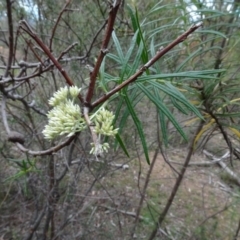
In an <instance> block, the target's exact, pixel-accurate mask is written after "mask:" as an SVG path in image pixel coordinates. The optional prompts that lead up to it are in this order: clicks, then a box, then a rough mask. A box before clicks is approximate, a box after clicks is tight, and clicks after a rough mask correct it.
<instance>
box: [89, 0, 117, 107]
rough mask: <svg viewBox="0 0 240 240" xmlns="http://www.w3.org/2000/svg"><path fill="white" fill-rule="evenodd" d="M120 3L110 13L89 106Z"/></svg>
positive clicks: (90, 91) (90, 87) (91, 86)
mask: <svg viewBox="0 0 240 240" xmlns="http://www.w3.org/2000/svg"><path fill="white" fill-rule="evenodd" d="M120 3H121V0H116V1H115V3H114V5H113V6H112V8H111V10H110V13H109V18H108V24H107V29H106V34H105V38H104V40H103V42H102V46H101V50H100V53H99V55H98V58H97V62H96V64H95V67H94V69H93V71H92V72H91V74H90V84H89V88H88V93H87V96H86V103H88V104H90V101H91V99H92V97H93V93H94V88H95V84H96V79H97V75H98V72H99V69H100V66H101V64H102V61H103V58H104V56H105V55H106V53H107V51H108V50H107V47H108V43H109V41H110V38H111V35H112V31H113V25H114V22H115V19H116V16H117V12H118V9H119V6H120Z"/></svg>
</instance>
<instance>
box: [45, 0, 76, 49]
mask: <svg viewBox="0 0 240 240" xmlns="http://www.w3.org/2000/svg"><path fill="white" fill-rule="evenodd" d="M70 2H71V0H68V1H67V2H66V4H65V6H64V7H63V9H62V11H61V12H60V13H59V15H58V18H57V21H56V23H55V25H54V27H53V29H52V34H51V37H50V41H49V50H50V52H52V41H53V37H54V34H55V32H56V29H57V26H58V23H59V21H60V19H61V17H62V15H63V13H64V12H65V11H66V8H67V6H68V5H69V4H70Z"/></svg>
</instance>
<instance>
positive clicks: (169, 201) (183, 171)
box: [148, 121, 204, 240]
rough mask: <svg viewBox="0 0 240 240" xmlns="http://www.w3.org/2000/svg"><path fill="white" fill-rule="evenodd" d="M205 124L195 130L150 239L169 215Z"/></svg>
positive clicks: (201, 123) (151, 239) (150, 239)
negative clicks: (197, 137) (196, 139)
mask: <svg viewBox="0 0 240 240" xmlns="http://www.w3.org/2000/svg"><path fill="white" fill-rule="evenodd" d="M203 124H204V122H203V121H201V122H200V124H199V126H198V128H197V130H196V132H195V137H194V138H193V140H192V142H191V146H190V149H189V151H188V155H187V157H186V160H185V163H184V165H183V167H182V169H181V171H180V174H179V175H178V177H177V180H176V182H175V185H174V187H173V189H172V192H171V194H170V196H169V198H168V201H167V204H166V206H165V208H164V209H163V211H162V213H161V214H160V216H159V218H158V221H157V223H156V224H155V227H154V229H153V231H152V233H151V235H150V237H149V239H148V240H153V239H154V238H155V236H156V234H157V232H158V228H159V227H160V226H161V224H162V223H163V221H164V219H165V217H166V216H167V213H168V210H169V209H170V207H171V205H172V203H173V200H174V198H175V196H176V194H177V192H178V189H179V187H180V185H181V182H182V180H183V177H184V174H185V172H186V170H187V167H188V164H189V162H190V160H191V157H192V154H193V151H194V142H195V138H196V136H197V135H198V134H199V132H200V131H201V129H202V127H203Z"/></svg>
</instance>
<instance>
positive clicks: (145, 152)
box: [124, 95, 150, 164]
mask: <svg viewBox="0 0 240 240" xmlns="http://www.w3.org/2000/svg"><path fill="white" fill-rule="evenodd" d="M124 99H125V102H126V105H127V107H128V110H129V113H130V115H131V117H132V119H133V122H134V124H135V126H136V128H137V131H138V134H139V138H140V140H141V143H142V147H143V151H144V155H145V158H146V161H147V163H148V164H150V160H149V155H148V147H147V143H146V139H145V136H144V133H143V129H142V124H141V122H140V120H139V119H138V117H137V115H136V113H135V111H134V108H133V106H132V104H131V101H130V100H129V98H128V96H127V95H125V97H124Z"/></svg>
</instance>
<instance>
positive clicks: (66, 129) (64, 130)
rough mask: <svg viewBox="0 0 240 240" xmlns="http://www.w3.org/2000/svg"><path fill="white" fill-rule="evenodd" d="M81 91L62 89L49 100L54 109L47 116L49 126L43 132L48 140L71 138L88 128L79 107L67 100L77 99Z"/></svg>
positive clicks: (71, 88) (77, 89) (72, 88)
mask: <svg viewBox="0 0 240 240" xmlns="http://www.w3.org/2000/svg"><path fill="white" fill-rule="evenodd" d="M80 91H81V89H79V88H77V87H70V88H68V87H64V88H60V89H59V90H58V91H57V92H56V93H54V95H53V97H52V98H51V99H50V100H49V104H50V105H52V106H53V109H52V110H50V111H49V112H48V114H47V116H48V124H47V125H46V126H45V128H44V130H43V135H44V137H45V138H46V139H49V140H50V139H54V138H56V137H57V136H60V135H64V134H67V137H70V136H72V135H74V134H75V133H76V132H80V131H82V130H83V129H85V128H86V122H85V120H84V119H83V118H82V114H81V109H80V107H79V105H77V104H75V103H74V102H73V100H70V99H68V98H67V97H68V95H70V96H71V97H72V98H76V97H77V96H78V94H79V93H80ZM69 93H70V94H69Z"/></svg>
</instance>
